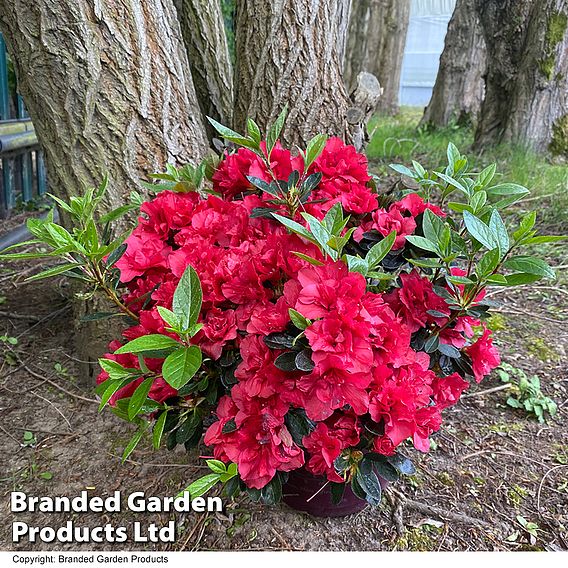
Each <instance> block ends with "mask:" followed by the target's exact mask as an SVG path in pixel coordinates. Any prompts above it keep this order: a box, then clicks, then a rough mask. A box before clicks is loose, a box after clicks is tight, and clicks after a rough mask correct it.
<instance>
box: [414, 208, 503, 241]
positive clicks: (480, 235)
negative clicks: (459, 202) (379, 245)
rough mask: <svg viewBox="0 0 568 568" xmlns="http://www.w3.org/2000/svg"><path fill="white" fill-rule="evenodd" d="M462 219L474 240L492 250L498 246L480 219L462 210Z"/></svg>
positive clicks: (491, 232)
mask: <svg viewBox="0 0 568 568" xmlns="http://www.w3.org/2000/svg"><path fill="white" fill-rule="evenodd" d="M463 219H464V222H465V226H466V228H467V230H468V232H469V234H470V235H471V236H472V237H473V238H474V239H475V240H476V241H478V242H480V243H481V244H482V245H483V246H485V247H486V248H488V249H489V250H493V249H494V248H496V247H498V246H499V242H498V241H497V238H496V237H495V235H494V234H493V231H492V230H491V229H490V228H489V227H488V226H487V225H486V224H485V223H484V222H483V221H482V220H481V219H478V218H477V217H476V216H475V215H473V214H472V213H470V212H469V211H464V212H463ZM407 238H408V237H407Z"/></svg>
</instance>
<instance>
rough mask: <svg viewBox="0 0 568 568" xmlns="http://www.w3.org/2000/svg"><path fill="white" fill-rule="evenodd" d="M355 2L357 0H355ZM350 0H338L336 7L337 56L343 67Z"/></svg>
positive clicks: (349, 15) (349, 17) (349, 16)
mask: <svg viewBox="0 0 568 568" xmlns="http://www.w3.org/2000/svg"><path fill="white" fill-rule="evenodd" d="M355 2H357V0H355ZM351 6H352V2H351V0H339V7H338V9H337V21H338V29H337V56H338V58H339V65H340V67H341V68H342V69H343V63H344V61H345V46H346V44H347V34H348V33H349V20H350V19H351Z"/></svg>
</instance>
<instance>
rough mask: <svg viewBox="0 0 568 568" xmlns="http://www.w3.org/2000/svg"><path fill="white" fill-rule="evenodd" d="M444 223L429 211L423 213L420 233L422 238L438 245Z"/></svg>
mask: <svg viewBox="0 0 568 568" xmlns="http://www.w3.org/2000/svg"><path fill="white" fill-rule="evenodd" d="M445 226H446V225H445V223H444V221H442V219H440V217H438V215H436V214H435V213H432V211H430V209H426V210H425V211H424V217H423V218H422V231H423V233H424V237H426V238H427V239H428V240H429V241H431V242H433V243H439V242H440V241H441V239H442V234H443V233H444V228H445Z"/></svg>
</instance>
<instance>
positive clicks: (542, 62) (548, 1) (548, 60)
mask: <svg viewBox="0 0 568 568" xmlns="http://www.w3.org/2000/svg"><path fill="white" fill-rule="evenodd" d="M476 8H477V11H478V14H479V17H480V21H481V26H482V30H483V33H484V36H485V41H486V44H487V74H486V82H485V83H486V84H485V99H484V102H483V105H482V108H481V113H480V120H479V124H478V127H477V131H476V133H475V142H474V145H475V147H476V148H478V149H480V148H483V147H484V146H487V145H489V144H496V143H499V142H504V141H506V142H515V143H521V144H525V145H527V146H529V147H531V148H533V149H534V150H536V151H539V152H543V151H546V150H547V149H550V150H551V151H552V152H554V153H557V154H563V155H565V156H568V33H567V27H568V0H504V1H503V0H476Z"/></svg>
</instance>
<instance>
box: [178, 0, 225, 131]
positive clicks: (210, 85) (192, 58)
mask: <svg viewBox="0 0 568 568" xmlns="http://www.w3.org/2000/svg"><path fill="white" fill-rule="evenodd" d="M175 4H176V8H177V11H178V17H179V20H180V24H181V31H182V35H183V40H184V43H185V46H186V48H187V55H188V59H189V66H190V68H191V75H192V77H193V84H194V86H195V91H196V93H197V99H198V101H199V107H200V108H201V112H202V113H203V115H204V116H210V117H211V118H214V119H215V120H217V121H219V122H221V123H222V124H231V122H232V118H233V69H232V65H231V60H230V56H229V48H228V44H227V35H226V34H225V24H224V21H223V14H222V12H221V5H220V3H219V0H175ZM205 126H206V127H207V131H208V134H209V136H210V137H212V136H213V135H214V133H215V131H214V129H213V127H212V126H211V125H210V124H209V123H206V125H205Z"/></svg>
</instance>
